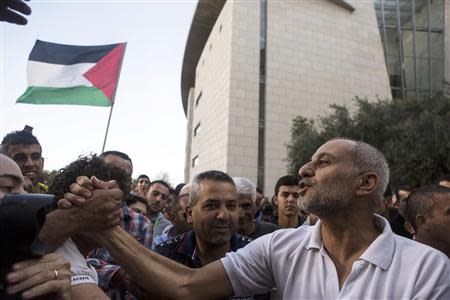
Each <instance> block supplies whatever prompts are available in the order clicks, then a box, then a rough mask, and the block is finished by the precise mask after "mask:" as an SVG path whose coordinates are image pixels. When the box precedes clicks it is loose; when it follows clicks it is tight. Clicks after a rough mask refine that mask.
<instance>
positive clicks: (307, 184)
mask: <svg viewBox="0 0 450 300" xmlns="http://www.w3.org/2000/svg"><path fill="white" fill-rule="evenodd" d="M299 175H300V177H301V178H302V179H301V181H300V197H301V203H302V206H303V208H304V209H305V210H306V211H307V212H309V213H313V214H315V215H317V216H318V217H319V219H320V220H319V221H318V222H317V223H316V224H315V225H314V226H301V227H299V228H296V229H284V230H278V231H275V232H273V233H271V234H268V235H265V236H263V237H261V238H259V239H257V240H255V241H253V242H251V243H250V244H248V245H247V246H246V247H244V248H242V249H240V250H238V251H237V252H231V253H227V255H226V256H225V257H224V258H221V259H220V260H218V261H215V262H212V263H210V264H208V265H206V266H204V267H202V268H199V269H190V268H188V267H186V266H183V265H181V264H178V263H176V262H173V261H171V260H169V259H167V258H164V257H162V256H160V255H158V254H155V253H154V252H152V251H148V250H146V249H145V248H144V247H143V246H141V245H140V244H139V243H137V242H135V241H134V240H133V238H131V237H130V236H129V235H127V234H126V233H125V232H124V231H123V230H121V228H119V227H116V228H114V229H112V230H106V231H104V232H103V233H101V234H95V233H94V235H95V237H96V238H97V240H98V241H99V242H100V243H101V244H102V245H104V246H105V247H106V248H108V250H109V251H110V253H111V254H112V255H113V256H115V257H116V258H117V260H118V261H120V262H121V263H123V264H124V268H125V269H127V271H128V272H129V273H130V274H131V275H132V276H135V277H136V280H137V281H138V283H139V284H140V285H141V286H143V287H145V289H146V290H147V291H148V292H149V293H152V294H153V295H154V296H156V297H161V298H165V299H223V298H225V297H227V296H233V295H234V296H240V297H245V296H248V295H251V294H255V293H265V292H268V291H269V290H270V289H271V288H273V287H276V288H278V290H279V291H280V293H281V295H282V297H283V299H450V280H449V278H450V261H449V259H448V258H447V257H446V256H445V255H444V254H443V253H441V252H439V251H437V250H435V249H432V248H430V247H428V246H425V245H422V244H419V243H417V242H415V241H412V240H409V239H406V238H403V237H401V236H398V235H395V234H393V233H392V230H391V228H390V226H389V223H388V222H387V220H386V219H384V218H382V217H380V216H377V215H375V214H374V211H375V208H376V207H377V206H378V202H379V201H380V200H381V199H382V196H383V192H384V190H385V189H386V186H387V183H388V181H389V168H388V164H387V162H386V159H385V158H384V157H383V155H382V154H381V153H380V152H379V151H378V150H377V149H375V148H374V147H373V146H370V145H368V144H366V143H363V142H360V141H355V140H350V139H344V138H338V139H333V140H330V141H328V142H326V143H325V144H323V145H322V146H321V147H320V148H319V149H318V150H317V151H316V153H315V154H314V155H313V156H312V159H311V161H310V162H308V163H306V164H305V165H304V166H303V167H302V168H301V169H300V171H299ZM81 191H82V185H76V184H75V185H73V189H72V192H76V193H79V192H81ZM105 192H107V191H105ZM136 253H139V255H135V254H136ZM398 278H401V280H393V279H398ZM161 282H164V283H165V284H164V285H162V284H161ZM166 287H170V288H166Z"/></svg>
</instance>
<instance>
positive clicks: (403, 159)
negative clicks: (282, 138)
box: [287, 95, 450, 186]
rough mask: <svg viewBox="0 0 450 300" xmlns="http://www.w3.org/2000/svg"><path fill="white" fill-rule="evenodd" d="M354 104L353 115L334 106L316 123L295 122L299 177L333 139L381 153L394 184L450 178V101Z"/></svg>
mask: <svg viewBox="0 0 450 300" xmlns="http://www.w3.org/2000/svg"><path fill="white" fill-rule="evenodd" d="M354 102H355V105H354V107H352V109H351V111H350V110H349V109H348V108H347V107H345V106H342V105H337V104H334V105H332V106H331V113H330V114H329V115H326V116H324V117H321V118H320V119H319V120H318V121H315V120H313V119H307V118H304V117H302V116H298V117H297V118H295V119H294V121H293V126H292V128H291V139H290V142H289V144H288V145H287V150H288V163H289V165H288V171H289V172H290V173H293V174H295V173H297V172H298V169H299V167H300V166H302V165H303V164H304V163H305V162H308V161H309V160H310V159H311V156H312V155H313V153H314V151H315V150H316V149H317V148H318V147H319V146H320V145H322V144H323V143H324V142H325V141H327V140H329V139H331V138H334V137H349V138H354V139H357V140H362V141H364V142H367V143H369V144H371V145H373V146H375V147H377V148H378V149H379V150H380V151H382V152H383V153H384V155H385V156H386V158H387V160H388V162H389V166H390V170H391V184H392V185H399V184H409V185H412V186H420V185H424V184H430V183H433V182H435V181H436V179H437V178H438V177H439V176H440V175H442V174H449V173H450V130H449V127H450V98H448V97H444V96H442V95H436V96H434V97H432V98H427V99H407V100H378V101H376V102H369V101H368V100H367V99H361V98H355V100H354Z"/></svg>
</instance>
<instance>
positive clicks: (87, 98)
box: [17, 86, 111, 106]
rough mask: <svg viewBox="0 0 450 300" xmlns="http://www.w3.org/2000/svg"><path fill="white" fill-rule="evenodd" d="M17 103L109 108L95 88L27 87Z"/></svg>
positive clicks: (105, 98) (101, 93) (109, 103)
mask: <svg viewBox="0 0 450 300" xmlns="http://www.w3.org/2000/svg"><path fill="white" fill-rule="evenodd" d="M17 103H30V104H69V105H92V106H111V102H110V101H109V100H108V98H107V97H106V96H105V94H103V92H102V91H101V90H99V89H98V88H96V87H95V86H90V87H87V86H74V87H68V88H51V87H39V86H29V87H28V88H27V90H26V91H25V93H24V94H23V95H22V96H20V98H19V99H17Z"/></svg>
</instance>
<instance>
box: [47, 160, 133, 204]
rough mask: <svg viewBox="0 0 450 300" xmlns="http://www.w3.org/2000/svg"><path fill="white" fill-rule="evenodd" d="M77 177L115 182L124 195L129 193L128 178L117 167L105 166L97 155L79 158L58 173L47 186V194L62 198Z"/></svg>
mask: <svg viewBox="0 0 450 300" xmlns="http://www.w3.org/2000/svg"><path fill="white" fill-rule="evenodd" d="M78 176H87V177H89V178H90V177H91V176H95V177H97V178H98V179H100V180H103V181H109V180H115V181H117V183H118V184H119V188H120V189H121V190H122V192H123V193H124V195H126V194H128V193H129V192H130V176H128V174H127V173H126V172H125V171H124V170H123V169H122V168H119V167H116V166H115V165H112V164H107V163H105V161H104V160H103V158H100V157H99V156H97V155H95V154H94V155H92V156H80V157H79V158H78V159H77V160H76V161H74V162H71V163H70V164H69V165H67V166H66V167H64V168H63V169H61V170H59V171H58V174H57V175H55V177H54V178H53V180H52V182H51V183H50V186H49V193H51V194H54V195H55V196H56V199H60V198H63V197H64V194H65V193H68V192H70V185H71V184H72V183H74V182H76V180H77V177H78Z"/></svg>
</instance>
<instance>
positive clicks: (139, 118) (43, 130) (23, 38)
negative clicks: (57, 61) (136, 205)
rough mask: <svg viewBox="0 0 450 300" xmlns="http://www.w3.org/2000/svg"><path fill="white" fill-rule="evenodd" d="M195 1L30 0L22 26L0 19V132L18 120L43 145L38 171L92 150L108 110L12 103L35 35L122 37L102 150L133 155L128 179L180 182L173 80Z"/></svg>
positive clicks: (67, 40) (79, 39) (181, 139)
mask: <svg viewBox="0 0 450 300" xmlns="http://www.w3.org/2000/svg"><path fill="white" fill-rule="evenodd" d="M196 4H197V1H196V0H186V1H167V0H160V1H150V0H146V1H145V0H141V1H132V0H125V1H94V0H86V1H61V0H59V1H58V0H53V1H52V0H46V1H39V0H31V2H29V5H30V6H31V8H32V10H33V13H32V15H31V16H30V17H29V18H28V25H26V26H17V25H13V24H7V23H0V24H1V25H0V34H1V35H0V136H1V138H3V137H4V136H5V134H6V133H8V132H11V131H13V130H18V129H23V127H24V126H25V125H30V126H32V127H34V130H33V133H34V134H35V135H36V137H37V138H38V139H39V142H40V143H41V145H42V147H43V156H44V158H45V167H44V168H45V169H47V170H53V169H59V168H62V167H64V166H65V165H67V164H68V163H70V162H71V161H73V160H75V159H76V158H77V157H78V156H79V155H81V154H89V153H99V152H100V151H101V148H102V145H103V139H104V135H105V130H106V124H107V121H108V115H109V108H103V107H92V106H69V105H30V104H15V101H16V99H17V98H18V97H19V96H20V95H21V94H22V93H23V92H24V91H25V89H26V87H27V82H26V66H27V61H28V55H29V54H30V51H31V49H32V47H33V45H34V43H35V41H36V39H40V40H44V41H49V42H54V43H61V44H72V45H101V44H112V43H119V42H127V43H128V44H127V49H126V53H125V58H124V62H123V66H122V73H121V77H120V81H119V87H118V90H117V95H116V103H115V105H114V109H113V114H112V120H111V125H110V128H109V134H108V140H107V142H106V148H105V150H119V151H123V152H125V153H127V154H128V155H129V156H130V157H131V158H132V160H133V163H134V173H133V177H135V178H136V177H137V176H138V175H140V174H144V173H145V174H147V175H149V176H150V179H154V178H155V177H157V176H159V175H160V174H161V173H163V172H166V173H168V175H169V178H170V181H171V183H172V184H174V185H176V184H177V183H179V182H182V181H183V179H184V178H183V177H184V175H183V174H184V158H185V141H186V117H185V115H184V111H183V107H182V104H181V92H180V78H181V67H182V61H183V54H184V47H185V44H186V39H187V35H188V32H189V28H190V25H191V21H192V17H193V15H194V11H195V7H196Z"/></svg>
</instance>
